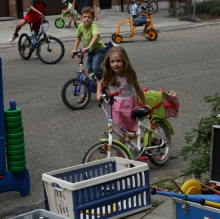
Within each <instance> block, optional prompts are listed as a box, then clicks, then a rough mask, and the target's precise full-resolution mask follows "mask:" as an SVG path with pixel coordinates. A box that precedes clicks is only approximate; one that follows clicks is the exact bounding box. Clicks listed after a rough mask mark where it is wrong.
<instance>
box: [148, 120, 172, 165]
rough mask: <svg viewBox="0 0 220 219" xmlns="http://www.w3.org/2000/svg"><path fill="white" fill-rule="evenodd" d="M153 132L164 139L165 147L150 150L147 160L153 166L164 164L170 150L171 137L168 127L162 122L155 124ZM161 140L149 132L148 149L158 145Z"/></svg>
mask: <svg viewBox="0 0 220 219" xmlns="http://www.w3.org/2000/svg"><path fill="white" fill-rule="evenodd" d="M154 130H155V131H156V132H157V133H159V134H160V135H161V136H163V137H164V138H165V139H166V145H164V147H161V148H157V149H152V150H150V153H151V154H152V155H150V156H149V160H150V161H151V162H152V163H153V164H155V165H158V166H160V165H163V164H165V163H166V162H167V161H168V159H169V156H170V153H171V150H172V137H171V133H170V131H169V129H168V127H167V126H166V125H165V124H164V123H163V122H156V123H155V124H154ZM161 142H162V139H161V137H160V136H159V135H157V134H155V133H153V132H150V135H149V147H151V146H156V145H160V144H161Z"/></svg>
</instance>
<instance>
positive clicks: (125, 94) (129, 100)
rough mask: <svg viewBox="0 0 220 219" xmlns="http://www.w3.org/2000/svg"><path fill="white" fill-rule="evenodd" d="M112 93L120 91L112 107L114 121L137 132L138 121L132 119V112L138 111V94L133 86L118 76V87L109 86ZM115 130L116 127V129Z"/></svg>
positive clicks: (128, 129)
mask: <svg viewBox="0 0 220 219" xmlns="http://www.w3.org/2000/svg"><path fill="white" fill-rule="evenodd" d="M109 88H110V92H116V91H119V92H120V94H119V96H115V99H116V101H114V104H113V106H112V116H113V120H114V121H115V122H116V123H118V124H119V125H120V126H122V127H123V128H125V129H126V130H127V131H133V132H136V131H137V121H136V119H135V118H132V117H131V111H133V110H137V109H138V104H137V97H136V92H135V90H134V87H133V85H130V84H128V83H127V81H126V78H125V77H118V76H117V85H116V86H109ZM114 128H115V127H114ZM120 132H121V133H123V132H122V131H120Z"/></svg>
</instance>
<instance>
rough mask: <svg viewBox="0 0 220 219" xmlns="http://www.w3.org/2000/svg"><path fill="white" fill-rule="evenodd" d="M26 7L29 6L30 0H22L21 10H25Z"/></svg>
mask: <svg viewBox="0 0 220 219" xmlns="http://www.w3.org/2000/svg"><path fill="white" fill-rule="evenodd" d="M28 8H30V0H23V12H27V9H28Z"/></svg>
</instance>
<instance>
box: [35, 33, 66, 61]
mask: <svg viewBox="0 0 220 219" xmlns="http://www.w3.org/2000/svg"><path fill="white" fill-rule="evenodd" d="M64 52H65V48H64V45H63V43H62V42H61V41H60V40H59V39H57V38H56V37H52V36H50V37H48V39H46V40H45V39H42V40H40V41H39V43H38V45H37V55H38V57H39V59H40V60H41V61H42V62H44V63H46V64H56V63H57V62H59V61H60V60H61V59H62V58H63V56H64Z"/></svg>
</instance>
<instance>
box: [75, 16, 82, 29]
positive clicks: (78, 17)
mask: <svg viewBox="0 0 220 219" xmlns="http://www.w3.org/2000/svg"><path fill="white" fill-rule="evenodd" d="M80 23H81V19H80V15H78V16H77V19H76V20H74V26H75V28H78V26H79V25H80Z"/></svg>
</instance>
